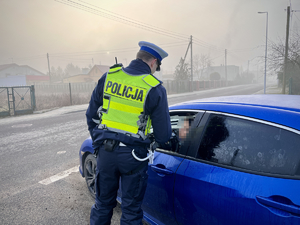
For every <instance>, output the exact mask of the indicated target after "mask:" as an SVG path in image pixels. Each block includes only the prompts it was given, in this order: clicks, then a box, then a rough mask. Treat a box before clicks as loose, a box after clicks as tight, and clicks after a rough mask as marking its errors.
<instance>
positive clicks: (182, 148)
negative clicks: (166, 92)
mask: <svg viewBox="0 0 300 225" xmlns="http://www.w3.org/2000/svg"><path fill="white" fill-rule="evenodd" d="M203 114H204V112H202V111H201V112H199V111H171V112H170V119H171V127H172V137H171V139H170V140H169V142H167V143H166V144H165V145H163V146H160V147H159V149H161V150H165V151H169V152H174V153H178V154H186V151H187V149H188V147H189V145H190V142H191V139H192V136H191V134H192V133H193V132H192V130H193V127H195V126H197V124H195V122H196V121H197V122H199V120H200V119H201V117H202V115H203ZM197 122H196V123H197Z"/></svg>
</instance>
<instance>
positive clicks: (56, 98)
mask: <svg viewBox="0 0 300 225" xmlns="http://www.w3.org/2000/svg"><path fill="white" fill-rule="evenodd" d="M96 85H97V83H95V82H93V83H64V84H35V85H34V86H35V95H36V109H37V110H42V109H48V108H54V107H62V106H68V105H77V104H86V103H88V102H89V100H90V98H91V94H92V92H93V90H94V88H95V87H96ZM231 85H233V83H232V82H226V81H224V80H218V81H193V82H191V81H173V80H172V81H171V80H167V81H164V82H163V86H164V87H165V88H166V90H167V94H169V95H170V94H178V93H186V92H191V91H200V90H205V89H212V88H220V87H225V86H231Z"/></svg>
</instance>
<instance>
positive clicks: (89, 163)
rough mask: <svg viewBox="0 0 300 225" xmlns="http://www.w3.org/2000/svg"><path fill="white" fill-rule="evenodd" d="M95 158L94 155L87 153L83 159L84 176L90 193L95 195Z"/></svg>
mask: <svg viewBox="0 0 300 225" xmlns="http://www.w3.org/2000/svg"><path fill="white" fill-rule="evenodd" d="M96 167H97V160H96V157H95V155H93V154H89V155H88V156H87V157H86V158H85V161H84V177H85V182H86V184H87V187H88V189H89V191H90V194H91V195H92V197H93V198H95V197H96V189H95V178H96Z"/></svg>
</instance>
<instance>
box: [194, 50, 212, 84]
mask: <svg viewBox="0 0 300 225" xmlns="http://www.w3.org/2000/svg"><path fill="white" fill-rule="evenodd" d="M212 63H213V62H212V60H211V59H210V56H209V55H205V54H201V55H198V54H197V55H194V57H193V74H194V76H195V77H197V78H198V80H200V79H201V78H202V76H203V71H204V69H206V68H208V67H210V66H211V65H212Z"/></svg>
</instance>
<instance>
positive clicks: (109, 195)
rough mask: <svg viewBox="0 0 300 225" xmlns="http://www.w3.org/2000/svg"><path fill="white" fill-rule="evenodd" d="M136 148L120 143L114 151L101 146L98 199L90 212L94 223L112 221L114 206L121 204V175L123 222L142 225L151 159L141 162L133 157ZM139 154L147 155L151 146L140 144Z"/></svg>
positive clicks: (139, 155) (102, 224)
mask: <svg viewBox="0 0 300 225" xmlns="http://www.w3.org/2000/svg"><path fill="white" fill-rule="evenodd" d="M131 151H132V149H131V148H128V147H126V146H117V147H115V149H114V150H113V151H112V152H109V151H106V150H104V147H103V146H102V147H100V149H99V151H98V156H97V170H96V179H95V184H96V201H95V204H94V205H93V206H92V209H91V215H90V224H91V225H94V224H95V225H96V224H97V225H107V224H110V221H111V217H112V215H113V208H114V207H115V206H116V205H117V201H116V198H117V191H118V189H119V180H120V178H121V182H120V185H121V190H122V204H121V209H122V217H121V223H120V224H121V225H141V224H142V218H143V211H142V209H141V205H142V201H143V198H144V195H145V191H146V187H147V180H148V174H147V169H148V160H147V161H145V162H140V161H138V160H136V159H135V158H133V156H132V154H131ZM135 153H136V155H137V156H138V157H140V158H144V157H146V156H147V149H145V148H144V149H142V148H139V147H137V148H136V149H135Z"/></svg>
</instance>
